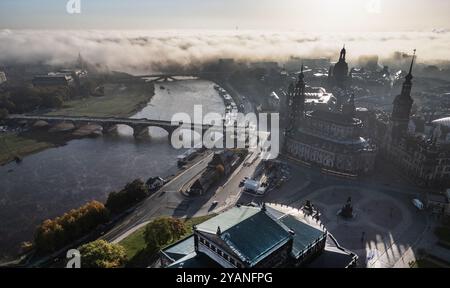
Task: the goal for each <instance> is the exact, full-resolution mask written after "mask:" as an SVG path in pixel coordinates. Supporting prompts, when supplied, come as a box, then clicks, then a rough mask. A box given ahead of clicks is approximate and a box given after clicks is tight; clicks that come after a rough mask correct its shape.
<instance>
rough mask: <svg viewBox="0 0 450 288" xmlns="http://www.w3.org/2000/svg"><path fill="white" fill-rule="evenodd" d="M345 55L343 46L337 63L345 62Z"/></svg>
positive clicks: (345, 51)
mask: <svg viewBox="0 0 450 288" xmlns="http://www.w3.org/2000/svg"><path fill="white" fill-rule="evenodd" d="M346 53H347V50H345V44H344V47H343V48H342V50H341V55H340V56H339V61H341V60H342V61H344V62H345V54H346Z"/></svg>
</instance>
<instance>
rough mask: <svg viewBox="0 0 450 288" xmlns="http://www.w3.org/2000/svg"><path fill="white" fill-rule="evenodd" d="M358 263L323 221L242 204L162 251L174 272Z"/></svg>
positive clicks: (273, 206)
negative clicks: (191, 269)
mask: <svg viewBox="0 0 450 288" xmlns="http://www.w3.org/2000/svg"><path fill="white" fill-rule="evenodd" d="M357 260H358V256H357V255H356V254H355V253H353V252H351V251H349V250H347V249H345V248H343V247H341V246H340V245H339V244H338V242H337V241H336V239H335V238H334V237H333V236H332V235H331V234H330V233H329V232H328V231H327V230H326V228H325V227H324V226H323V225H322V223H321V222H320V221H319V220H317V219H316V218H313V217H311V216H307V215H306V214H305V213H304V212H303V211H302V210H297V209H295V208H292V207H288V206H282V205H278V204H267V205H266V204H262V206H261V207H254V206H242V205H237V206H235V207H233V208H231V209H229V210H227V211H225V212H223V213H221V214H219V215H217V216H215V217H213V218H211V219H209V220H207V221H205V222H203V223H201V224H199V225H196V226H194V227H193V234H191V235H190V236H188V237H186V238H184V239H182V240H180V241H178V242H177V243H175V244H173V245H171V246H169V247H166V248H164V249H163V250H162V251H161V252H160V263H161V266H162V267H168V268H280V267H288V268H293V267H308V268H352V267H355V266H356V265H357Z"/></svg>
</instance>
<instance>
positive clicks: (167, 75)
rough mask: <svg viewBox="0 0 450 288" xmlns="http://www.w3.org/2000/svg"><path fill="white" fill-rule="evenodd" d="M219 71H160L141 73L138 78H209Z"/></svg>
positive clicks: (151, 80) (157, 80) (163, 79)
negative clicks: (157, 72)
mask: <svg viewBox="0 0 450 288" xmlns="http://www.w3.org/2000/svg"><path fill="white" fill-rule="evenodd" d="M218 74H219V73H218V72H201V73H159V74H149V75H139V76H136V77H138V78H153V79H150V80H149V81H150V82H167V81H176V80H178V79H176V77H196V78H207V77H210V76H215V75H218Z"/></svg>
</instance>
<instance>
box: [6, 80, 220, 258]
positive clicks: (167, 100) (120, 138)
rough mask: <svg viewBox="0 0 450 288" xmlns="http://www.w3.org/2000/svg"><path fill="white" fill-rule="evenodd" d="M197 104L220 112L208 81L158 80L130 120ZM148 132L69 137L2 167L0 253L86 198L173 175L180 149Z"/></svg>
mask: <svg viewBox="0 0 450 288" xmlns="http://www.w3.org/2000/svg"><path fill="white" fill-rule="evenodd" d="M160 86H163V89H161V87H160ZM196 104H202V105H203V112H204V113H209V112H215V113H219V114H223V113H224V109H225V106H224V103H223V100H222V98H221V97H220V96H219V94H218V93H217V92H216V90H215V89H214V84H213V83H212V82H209V81H204V80H183V81H175V82H165V83H158V84H156V89H155V96H154V97H153V98H152V100H151V102H150V103H149V104H148V105H147V107H145V108H144V109H142V110H141V111H140V112H138V113H137V114H136V115H134V116H133V117H132V118H146V117H148V118H152V119H161V120H171V117H172V115H173V114H174V113H177V112H185V113H187V114H189V115H191V116H192V115H193V110H194V109H193V106H194V105H196ZM149 132H150V133H149V135H150V137H148V138H144V139H140V140H136V139H134V137H133V136H132V134H133V133H132V130H131V128H129V127H127V126H121V127H119V129H118V135H114V136H113V135H105V136H101V137H98V138H94V139H92V138H89V139H81V140H73V141H70V142H68V143H67V145H65V146H62V147H57V148H52V149H47V150H45V151H43V152H40V153H37V154H34V155H30V156H28V157H26V158H25V159H24V160H23V162H22V163H20V164H16V163H10V164H8V165H5V166H3V167H0V256H4V255H8V254H10V253H11V252H12V251H15V250H17V247H18V245H19V244H20V242H21V241H27V240H31V239H32V236H33V231H34V230H35V227H36V225H38V224H39V223H40V222H41V221H42V220H44V219H47V218H52V217H55V216H58V215H61V214H62V213H64V212H66V211H68V210H70V209H72V208H76V207H79V206H81V205H82V204H84V203H86V202H87V201H90V200H94V199H95V200H99V201H105V200H106V198H107V195H108V194H109V193H110V192H111V191H116V190H120V189H121V188H122V187H123V186H124V185H125V184H126V183H127V182H130V181H131V180H134V179H136V178H141V179H143V180H144V181H145V180H146V179H148V178H149V177H151V176H168V175H171V174H174V173H176V172H177V171H178V168H177V159H176V157H177V156H178V155H180V154H181V153H182V152H183V150H177V149H175V148H173V147H172V146H171V145H170V142H169V139H168V137H167V132H165V131H164V130H162V129H160V128H150V129H149ZM1 258H2V257H0V259H1Z"/></svg>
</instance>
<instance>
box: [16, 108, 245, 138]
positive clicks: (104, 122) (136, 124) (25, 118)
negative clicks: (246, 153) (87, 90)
mask: <svg viewBox="0 0 450 288" xmlns="http://www.w3.org/2000/svg"><path fill="white" fill-rule="evenodd" d="M7 121H8V122H9V123H10V124H13V123H14V124H19V125H26V126H30V127H31V126H34V124H36V123H37V122H38V121H45V122H46V123H48V125H49V126H55V125H58V124H61V123H72V124H73V125H74V127H75V128H80V127H82V126H85V125H89V124H95V125H99V126H101V127H102V132H103V133H110V132H113V131H115V130H116V127H117V125H127V126H129V127H131V128H132V129H133V134H134V136H135V137H136V138H138V137H141V136H144V135H145V134H146V133H148V128H149V127H159V128H161V129H163V130H165V131H167V133H168V134H169V135H168V137H169V141H170V139H171V138H172V135H173V133H174V132H175V131H176V130H177V129H179V128H181V129H190V130H192V131H196V132H198V133H200V131H201V134H202V135H201V136H202V137H204V136H205V133H206V132H208V131H213V132H220V133H222V134H223V135H225V129H226V128H227V127H230V125H226V124H225V123H224V122H223V123H222V124H221V125H210V124H194V123H191V124H188V123H186V124H184V123H183V122H179V123H172V122H171V121H167V120H153V119H147V118H144V119H133V118H116V117H88V116H47V115H23V114H12V115H9V116H8V119H7ZM232 125H233V126H234V131H235V133H234V135H235V136H236V135H237V134H236V133H237V130H238V129H242V128H244V129H245V133H246V137H248V129H249V126H248V124H247V125H246V127H238V125H237V122H234V124H232ZM223 138H224V141H226V139H225V137H223ZM236 138H237V137H236ZM236 141H237V140H236Z"/></svg>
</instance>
